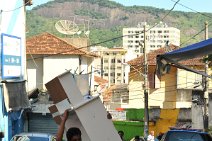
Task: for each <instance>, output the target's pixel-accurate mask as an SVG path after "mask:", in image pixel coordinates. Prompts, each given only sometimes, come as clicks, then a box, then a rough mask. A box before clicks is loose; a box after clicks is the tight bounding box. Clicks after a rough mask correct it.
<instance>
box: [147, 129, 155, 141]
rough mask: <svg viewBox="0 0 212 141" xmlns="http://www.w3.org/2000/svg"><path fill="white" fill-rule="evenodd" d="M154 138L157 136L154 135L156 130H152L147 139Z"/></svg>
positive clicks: (151, 140)
mask: <svg viewBox="0 0 212 141" xmlns="http://www.w3.org/2000/svg"><path fill="white" fill-rule="evenodd" d="M154 138H155V137H154V131H150V134H149V136H148V137H147V141H154V140H155V139H154Z"/></svg>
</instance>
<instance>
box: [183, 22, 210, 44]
mask: <svg viewBox="0 0 212 141" xmlns="http://www.w3.org/2000/svg"><path fill="white" fill-rule="evenodd" d="M211 25H212V23H210V24H209V25H208V26H211ZM203 31H205V28H203V29H202V30H200V31H199V32H198V33H196V34H195V35H194V36H192V37H191V38H189V39H188V40H186V41H185V42H183V43H181V44H180V46H182V45H183V44H185V43H187V42H189V41H190V40H192V39H194V38H195V37H196V36H198V35H199V34H200V33H202V32H203Z"/></svg>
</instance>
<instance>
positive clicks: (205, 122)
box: [203, 22, 209, 131]
mask: <svg viewBox="0 0 212 141" xmlns="http://www.w3.org/2000/svg"><path fill="white" fill-rule="evenodd" d="M207 39H208V22H205V40H207ZM207 58H208V56H206V61H205V73H206V74H208V60H207ZM208 81H209V80H208V77H206V76H205V77H204V82H205V86H204V115H203V121H204V130H205V131H207V130H208V101H209V100H208V97H209V94H208V84H209V83H208Z"/></svg>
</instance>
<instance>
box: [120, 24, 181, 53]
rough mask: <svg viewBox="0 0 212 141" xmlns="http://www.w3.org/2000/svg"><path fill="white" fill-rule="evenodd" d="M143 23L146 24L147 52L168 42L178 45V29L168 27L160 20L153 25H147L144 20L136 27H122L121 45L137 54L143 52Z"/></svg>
mask: <svg viewBox="0 0 212 141" xmlns="http://www.w3.org/2000/svg"><path fill="white" fill-rule="evenodd" d="M144 25H146V31H147V32H146V36H147V42H146V49H147V52H149V51H152V50H156V49H158V48H161V47H164V46H165V45H168V44H173V45H176V46H179V45H180V30H179V29H177V28H174V27H168V26H167V24H165V23H163V22H160V23H159V24H157V25H156V26H155V27H153V28H151V27H152V26H150V25H147V23H146V22H143V23H139V24H138V26H137V27H131V28H123V36H124V37H123V47H124V48H125V49H127V50H132V51H133V52H134V53H135V54H137V55H138V56H139V55H141V54H142V53H143V47H142V45H139V42H140V43H141V44H143V41H144V32H143V30H144V28H143V27H144Z"/></svg>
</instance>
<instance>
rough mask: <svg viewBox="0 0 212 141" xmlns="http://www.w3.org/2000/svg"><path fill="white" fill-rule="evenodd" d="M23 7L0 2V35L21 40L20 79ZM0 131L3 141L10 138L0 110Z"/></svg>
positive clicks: (8, 125)
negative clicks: (7, 35) (2, 134)
mask: <svg viewBox="0 0 212 141" xmlns="http://www.w3.org/2000/svg"><path fill="white" fill-rule="evenodd" d="M24 8H25V6H24V4H23V1H22V0H12V1H7V0H0V11H2V12H0V34H2V33H5V34H9V35H13V36H17V37H20V38H21V49H22V50H21V54H22V67H21V70H22V71H21V72H22V73H21V77H22V78H24V77H25V75H24V74H25V66H26V65H25V62H26V59H25V41H26V39H25V9H24ZM0 43H1V42H0ZM2 100H3V98H2V87H1V88H0V105H2V104H3V103H2ZM0 130H1V131H3V132H4V134H5V138H4V139H3V141H8V140H10V138H11V137H12V127H11V121H10V120H9V118H8V116H3V111H2V108H1V109H0Z"/></svg>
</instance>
